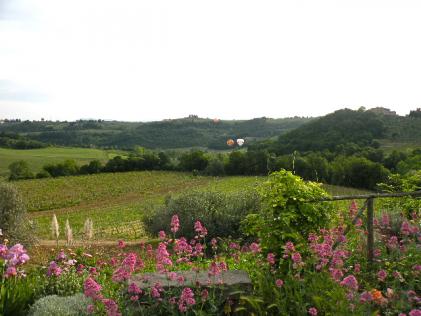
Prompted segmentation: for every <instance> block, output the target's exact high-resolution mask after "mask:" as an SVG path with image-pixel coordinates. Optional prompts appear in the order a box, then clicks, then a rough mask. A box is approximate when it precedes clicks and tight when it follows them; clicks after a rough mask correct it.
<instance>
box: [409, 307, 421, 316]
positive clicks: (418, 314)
mask: <svg viewBox="0 0 421 316" xmlns="http://www.w3.org/2000/svg"><path fill="white" fill-rule="evenodd" d="M409 316H421V309H413V310H412V311H410V312H409Z"/></svg>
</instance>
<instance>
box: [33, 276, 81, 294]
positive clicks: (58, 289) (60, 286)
mask: <svg viewBox="0 0 421 316" xmlns="http://www.w3.org/2000/svg"><path fill="white" fill-rule="evenodd" d="M82 278H83V276H80V275H79V274H77V273H76V271H73V270H71V271H69V272H67V273H62V274H60V275H59V276H51V277H44V279H43V282H41V283H42V288H43V295H59V296H70V295H73V294H76V293H78V292H81V291H82Z"/></svg>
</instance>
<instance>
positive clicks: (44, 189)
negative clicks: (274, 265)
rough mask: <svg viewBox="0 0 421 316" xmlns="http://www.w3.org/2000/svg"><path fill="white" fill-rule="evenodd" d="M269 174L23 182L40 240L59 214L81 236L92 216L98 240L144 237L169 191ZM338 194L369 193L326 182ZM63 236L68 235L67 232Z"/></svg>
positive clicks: (254, 182)
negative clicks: (147, 219)
mask: <svg viewBox="0 0 421 316" xmlns="http://www.w3.org/2000/svg"><path fill="white" fill-rule="evenodd" d="M265 179H266V177H253V176H250V177H242V176H237V177H222V178H213V177H197V176H192V175H191V174H189V173H181V172H165V171H143V172H126V173H104V174H98V175H87V176H74V177H63V178H55V179H38V180H25V181H18V182H15V183H14V184H15V185H16V186H17V188H18V190H19V191H20V192H21V194H22V195H23V197H24V200H25V203H26V206H27V209H28V211H29V212H30V216H31V218H32V219H33V220H34V221H35V223H36V224H37V226H38V229H39V231H38V235H39V237H40V238H43V239H48V238H50V221H51V216H52V214H54V213H55V214H56V215H57V217H58V220H59V223H60V225H61V227H64V222H65V220H66V219H67V218H68V219H69V221H70V223H71V225H72V227H73V229H74V231H75V235H76V236H75V237H76V239H77V238H78V235H79V237H80V234H81V233H82V228H83V223H84V221H85V220H86V219H87V218H91V219H92V220H93V222H94V226H95V231H96V233H97V234H96V238H98V239H104V240H110V239H119V238H125V239H137V238H141V237H146V236H145V230H144V228H143V225H142V224H141V219H142V217H143V216H144V215H145V214H147V213H148V212H152V211H153V210H154V209H155V208H156V207H159V206H161V205H163V203H164V201H165V198H166V197H167V196H168V195H178V194H180V193H183V192H186V191H189V190H193V189H195V190H214V191H221V192H236V191H242V190H245V189H247V188H251V187H256V186H258V185H259V184H260V183H262V182H263V181H264V180H265ZM325 188H326V190H328V191H329V192H330V193H331V194H333V195H338V194H358V193H365V192H366V191H362V190H357V189H348V188H343V187H338V186H332V185H326V186H325ZM62 237H63V238H64V235H63V234H62Z"/></svg>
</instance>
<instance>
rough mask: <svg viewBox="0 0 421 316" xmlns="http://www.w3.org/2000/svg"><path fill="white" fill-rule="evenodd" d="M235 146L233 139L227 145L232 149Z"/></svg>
mask: <svg viewBox="0 0 421 316" xmlns="http://www.w3.org/2000/svg"><path fill="white" fill-rule="evenodd" d="M234 144H235V142H234V140H233V139H231V138H230V139H228V140H227V145H228V146H230V147H232V146H234Z"/></svg>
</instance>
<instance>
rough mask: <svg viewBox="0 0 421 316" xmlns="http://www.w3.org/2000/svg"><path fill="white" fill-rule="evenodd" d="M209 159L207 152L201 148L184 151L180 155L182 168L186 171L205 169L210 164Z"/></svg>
mask: <svg viewBox="0 0 421 316" xmlns="http://www.w3.org/2000/svg"><path fill="white" fill-rule="evenodd" d="M208 162H209V159H208V157H207V156H206V153H205V152H203V151H201V150H193V151H190V152H186V153H183V154H182V155H181V157H180V168H181V170H184V171H193V170H198V171H201V170H204V169H205V168H206V167H207V165H208Z"/></svg>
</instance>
